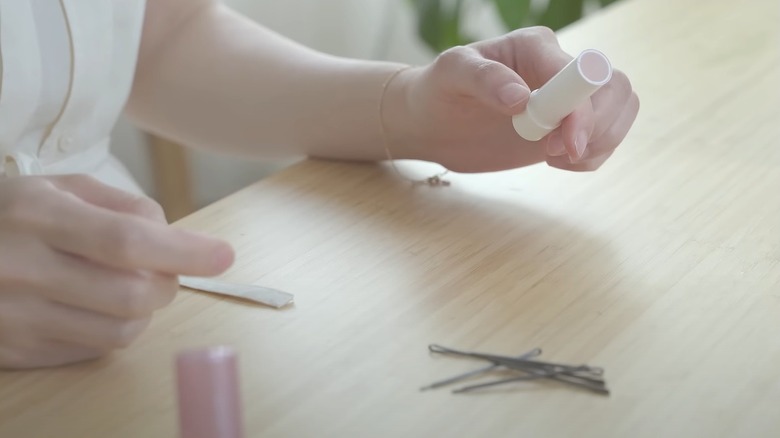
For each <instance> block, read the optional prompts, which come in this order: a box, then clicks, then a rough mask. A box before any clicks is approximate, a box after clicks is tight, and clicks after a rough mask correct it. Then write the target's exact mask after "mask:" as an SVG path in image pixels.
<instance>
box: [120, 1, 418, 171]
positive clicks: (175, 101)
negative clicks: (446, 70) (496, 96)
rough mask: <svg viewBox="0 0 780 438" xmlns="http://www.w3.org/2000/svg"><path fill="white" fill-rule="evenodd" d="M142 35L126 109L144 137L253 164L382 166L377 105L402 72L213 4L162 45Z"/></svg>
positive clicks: (395, 104)
mask: <svg viewBox="0 0 780 438" xmlns="http://www.w3.org/2000/svg"><path fill="white" fill-rule="evenodd" d="M169 3H170V2H169ZM147 20H148V18H147ZM152 25H154V23H153V24H152ZM148 26H149V24H147V27H148ZM145 35H146V36H145V37H144V38H145V39H144V42H143V43H142V48H141V53H140V56H139V65H138V71H137V74H136V81H135V84H134V88H133V93H132V96H131V99H130V102H129V105H128V114H129V115H130V117H131V118H132V119H133V120H134V121H135V122H136V123H138V124H139V125H140V126H141V127H142V128H144V129H146V130H148V131H151V132H154V133H157V134H159V135H162V136H165V137H168V138H171V139H173V140H176V141H180V142H182V143H184V144H187V145H192V146H197V147H206V148H211V149H218V150H222V151H232V152H237V153H241V154H245V155H253V156H280V155H293V154H306V155H312V156H321V157H329V158H339V159H357V160H376V159H382V158H384V148H383V146H382V142H383V141H385V139H384V138H383V134H382V129H381V124H380V120H379V108H378V106H379V99H380V95H381V91H382V85H383V84H384V82H385V81H386V80H387V78H389V77H390V75H392V73H393V72H394V71H396V70H397V69H398V68H399V67H400V66H399V65H397V64H391V63H381V62H369V61H358V60H348V59H343V58H337V57H333V56H329V55H325V54H322V53H319V52H316V51H314V50H311V49H308V48H306V47H304V46H301V45H299V44H296V43H294V42H292V41H290V40H288V39H285V38H284V37H282V36H280V35H278V34H276V33H274V32H272V31H270V30H268V29H265V28H263V27H262V26H260V25H258V24H256V23H254V22H252V21H250V20H248V19H246V18H244V17H242V16H240V15H239V14H237V13H235V12H232V11H230V10H229V9H228V8H226V7H224V6H221V5H217V4H211V3H210V2H209V4H206V5H205V6H204V7H201V8H199V9H198V10H197V11H195V12H193V14H192V16H191V17H189V18H188V19H187V20H186V21H184V22H183V23H181V25H180V26H178V27H177V29H176V30H175V31H172V32H171V33H169V34H167V35H166V38H165V41H164V42H159V41H149V40H147V38H155V37H157V38H159V36H160V35H161V33H159V32H153V31H152V32H145ZM393 99H394V100H393V101H391V102H386V104H388V105H389V106H390V107H391V108H390V111H391V112H398V111H400V109H398V108H397V107H399V106H402V105H403V102H401V101H399V98H398V97H394V98H393ZM397 109H398V111H396V110H397ZM397 153H398V156H403V155H404V151H400V150H399V151H397Z"/></svg>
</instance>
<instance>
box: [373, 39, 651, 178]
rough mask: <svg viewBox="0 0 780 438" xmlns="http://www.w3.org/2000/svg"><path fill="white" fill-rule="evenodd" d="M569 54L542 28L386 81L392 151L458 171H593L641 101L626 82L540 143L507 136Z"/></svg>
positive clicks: (619, 80) (456, 51)
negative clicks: (541, 166) (536, 166)
mask: <svg viewBox="0 0 780 438" xmlns="http://www.w3.org/2000/svg"><path fill="white" fill-rule="evenodd" d="M571 60H572V56H570V55H568V54H567V53H565V52H564V51H563V50H561V48H560V46H559V45H558V41H557V39H556V37H555V34H554V33H553V32H552V31H551V30H550V29H547V28H544V27H534V28H526V29H520V30H517V31H514V32H512V33H510V34H508V35H505V36H503V37H499V38H495V39H491V40H486V41H482V42H478V43H475V44H471V45H468V46H464V47H455V48H453V49H450V50H448V51H446V52H444V53H442V54H441V55H440V56H439V57H438V58H437V59H436V60H435V61H434V62H433V63H432V64H430V65H428V66H426V67H422V68H415V69H410V70H406V71H404V72H402V73H400V74H399V75H398V76H397V77H396V78H395V80H393V81H392V82H391V83H390V84H389V85H388V89H387V94H386V100H385V102H384V114H385V120H384V123H385V126H386V127H387V135H388V137H389V141H390V147H391V148H392V149H393V150H394V152H397V155H398V158H417V159H423V160H429V161H434V162H438V163H440V164H442V165H443V166H445V167H447V168H448V169H451V170H454V171H457V172H485V171H496V170H504V169H511V168H515V167H521V166H526V165H529V164H533V163H537V162H541V161H547V163H548V164H549V165H550V166H553V167H557V168H561V169H566V170H573V171H588V170H595V169H597V168H598V167H599V166H601V165H602V164H603V163H604V162H605V161H606V159H607V158H609V156H610V155H612V153H613V152H614V150H615V148H617V146H618V145H619V144H620V142H621V141H622V140H623V138H624V137H625V136H626V134H627V133H628V131H629V129H630V127H631V125H632V124H633V122H634V119H635V118H636V115H637V112H638V110H639V99H638V98H637V96H636V94H635V93H634V92H633V90H632V88H631V83H630V82H629V80H628V78H627V77H626V75H625V74H624V73H623V72H621V71H619V70H614V72H613V75H612V79H611V80H610V82H609V83H608V84H606V85H605V86H603V87H602V88H601V89H600V90H599V91H598V92H596V93H595V94H594V95H593V96H591V98H590V100H589V101H587V102H585V103H584V104H583V105H581V106H580V107H579V108H578V109H577V110H576V111H574V112H573V113H572V114H571V115H569V116H568V117H567V118H565V119H564V120H563V122H562V123H561V126H560V127H559V128H558V129H556V130H554V131H553V132H551V133H550V134H548V135H547V136H546V137H545V138H543V139H541V140H540V141H538V142H529V141H526V140H524V139H523V138H521V137H520V136H519V135H517V133H516V132H515V131H514V129H513V127H512V122H511V116H512V115H514V114H518V113H520V112H522V111H523V110H524V109H525V105H526V103H527V101H528V97H529V94H530V90H533V89H536V88H539V87H541V86H542V85H543V84H544V83H545V82H547V81H548V80H549V79H550V78H552V77H553V76H554V75H555V74H556V73H557V72H558V71H560V70H561V69H562V68H563V67H564V66H565V65H566V64H568V63H569V62H570V61H571Z"/></svg>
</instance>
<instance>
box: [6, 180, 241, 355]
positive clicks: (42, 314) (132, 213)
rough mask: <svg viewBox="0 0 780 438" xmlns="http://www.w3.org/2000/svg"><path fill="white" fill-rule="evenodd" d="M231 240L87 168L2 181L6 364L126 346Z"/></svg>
mask: <svg viewBox="0 0 780 438" xmlns="http://www.w3.org/2000/svg"><path fill="white" fill-rule="evenodd" d="M232 261H233V252H232V249H231V248H230V247H229V246H228V245H227V244H225V243H223V242H221V241H218V240H214V239H211V238H207V237H204V236H199V235H196V234H193V233H189V232H186V231H182V230H177V229H174V228H171V227H169V226H168V225H167V224H166V223H165V219H164V217H163V213H162V209H161V208H160V207H159V205H157V204H156V203H155V202H154V201H152V200H150V199H148V198H144V197H138V196H136V195H132V194H129V193H125V192H122V191H119V190H116V189H113V188H110V187H108V186H105V185H103V184H101V183H99V182H97V181H96V180H94V179H92V178H90V177H87V176H57V177H18V178H10V179H7V180H4V181H1V182H0V368H33V367H47V366H57V365H62V364H66V363H72V362H77V361H81V360H85V359H90V358H94V357H97V356H99V355H101V354H104V353H106V352H108V351H111V350H114V349H117V348H122V347H125V346H127V345H128V344H130V342H131V341H132V340H134V339H135V338H136V336H137V335H138V334H139V333H140V332H141V331H142V330H143V329H144V328H145V327H146V325H147V324H148V322H149V319H150V317H151V315H152V313H153V312H154V311H155V310H156V309H159V308H160V307H163V306H165V305H166V304H168V303H169V302H170V301H171V300H172V299H173V297H174V295H175V294H176V291H177V290H178V280H177V275H178V274H182V275H200V276H208V275H216V274H219V273H221V272H222V271H224V270H225V269H227V268H228V267H229V266H230V265H231V264H232Z"/></svg>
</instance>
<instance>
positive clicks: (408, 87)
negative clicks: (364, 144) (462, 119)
mask: <svg viewBox="0 0 780 438" xmlns="http://www.w3.org/2000/svg"><path fill="white" fill-rule="evenodd" d="M421 70H422V69H421V68H419V67H405V68H402V69H401V70H400V71H399V72H398V73H396V74H394V75H393V77H391V78H390V79H389V81H388V82H387V85H386V86H385V90H384V93H383V98H382V102H381V111H380V114H381V117H382V120H381V122H382V127H383V130H384V132H383V135H384V142H385V146H386V147H387V149H388V152H389V154H390V156H391V157H392V158H393V159H413V160H426V161H428V160H429V159H428V157H426V156H425V153H424V148H423V147H421V142H420V141H419V138H420V136H419V129H418V128H417V118H416V117H415V116H414V114H413V111H412V104H411V102H412V94H413V93H412V88H413V87H412V85H413V84H414V83H415V81H416V78H418V77H419V75H420V73H421Z"/></svg>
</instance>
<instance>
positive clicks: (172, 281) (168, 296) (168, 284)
mask: <svg viewBox="0 0 780 438" xmlns="http://www.w3.org/2000/svg"><path fill="white" fill-rule="evenodd" d="M156 290H158V291H159V293H160V297H161V299H160V303H159V306H160V307H164V306H167V305H168V304H170V303H171V302H172V301H173V299H174V298H176V294H177V293H178V292H179V279H178V277H176V276H174V275H164V276H161V278H160V279H159V280H158V288H157V289H156Z"/></svg>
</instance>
